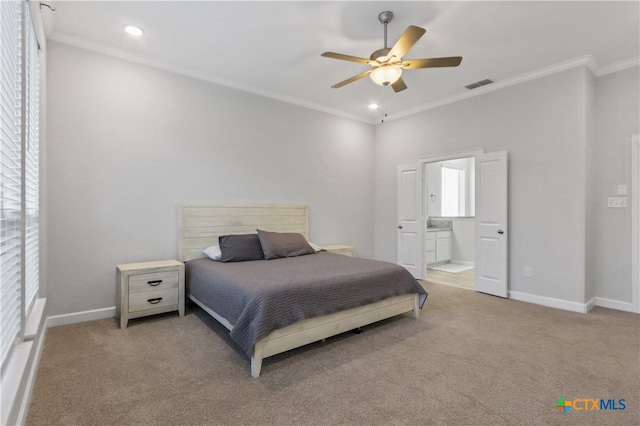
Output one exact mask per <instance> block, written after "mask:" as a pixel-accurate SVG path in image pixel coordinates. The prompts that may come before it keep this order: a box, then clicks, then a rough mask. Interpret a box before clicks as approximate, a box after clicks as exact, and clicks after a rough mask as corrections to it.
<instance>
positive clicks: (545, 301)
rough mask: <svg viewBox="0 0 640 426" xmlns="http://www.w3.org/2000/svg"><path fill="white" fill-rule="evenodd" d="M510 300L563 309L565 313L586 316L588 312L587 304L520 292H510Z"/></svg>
mask: <svg viewBox="0 0 640 426" xmlns="http://www.w3.org/2000/svg"><path fill="white" fill-rule="evenodd" d="M509 299H513V300H519V301H521V302H527V303H535V304H536V305H542V306H548V307H550V308H555V309H562V310H564V311H571V312H579V313H582V314H586V313H587V312H588V309H587V304H585V303H578V302H569V301H568V300H562V299H555V298H553V297H546V296H538V295H535V294H529V293H521V292H519V291H510V292H509Z"/></svg>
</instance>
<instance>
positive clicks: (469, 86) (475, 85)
mask: <svg viewBox="0 0 640 426" xmlns="http://www.w3.org/2000/svg"><path fill="white" fill-rule="evenodd" d="M491 83H493V80H489V79H488V78H487V79H484V80H480V81H476V82H475V83H471V84H467V85H466V86H464V87H466V88H467V89H469V90H471V89H476V88H478V87H480V86H486V85H487V84H491Z"/></svg>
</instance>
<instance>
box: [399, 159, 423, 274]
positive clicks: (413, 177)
mask: <svg viewBox="0 0 640 426" xmlns="http://www.w3.org/2000/svg"><path fill="white" fill-rule="evenodd" d="M421 194H422V168H421V167H418V164H412V165H408V166H400V167H398V225H397V226H398V229H397V231H398V264H399V265H402V266H404V267H405V268H407V270H409V272H411V273H412V274H413V276H414V277H416V278H420V279H421V278H422V277H423V270H422V269H423V266H422V263H423V262H422V258H423V256H422V234H421V232H422V207H421V206H422V195H421Z"/></svg>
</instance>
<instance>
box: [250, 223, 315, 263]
mask: <svg viewBox="0 0 640 426" xmlns="http://www.w3.org/2000/svg"><path fill="white" fill-rule="evenodd" d="M258 238H260V245H261V246H262V252H263V253H264V258H265V259H267V260H269V259H277V258H279V257H295V256H302V255H304V254H314V253H315V250H314V249H313V248H312V247H311V246H310V245H309V243H308V242H307V239H306V238H305V237H304V235H302V234H296V233H292V232H289V233H288V232H269V231H262V230H260V229H258Z"/></svg>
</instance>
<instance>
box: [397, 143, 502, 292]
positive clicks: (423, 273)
mask: <svg viewBox="0 0 640 426" xmlns="http://www.w3.org/2000/svg"><path fill="white" fill-rule="evenodd" d="M468 157H473V158H474V160H475V161H474V162H475V221H474V227H475V237H474V238H475V239H474V245H475V247H474V252H475V256H474V290H476V291H479V292H482V293H487V294H492V295H494V296H499V297H505V298H506V297H508V296H509V291H508V289H509V282H508V275H507V261H508V223H507V222H508V215H507V210H508V209H507V206H508V191H507V189H508V185H507V152H506V151H497V152H491V153H484V152H482V151H474V152H468V153H463V154H450V155H443V156H439V157H430V158H423V159H421V160H418V162H417V163H414V164H405V165H400V166H398V192H397V194H398V203H397V209H398V216H397V218H398V222H397V223H398V225H397V238H398V240H397V244H398V245H397V249H398V250H397V256H398V257H397V259H398V260H397V262H398V264H399V265H401V266H403V267H405V268H406V269H407V270H408V271H409V272H411V274H412V275H413V276H414V277H416V278H417V279H429V277H428V276H427V275H428V269H427V268H425V266H424V265H425V264H426V262H425V260H426V250H425V246H426V244H425V243H426V237H427V236H426V235H425V234H427V227H428V224H429V218H428V217H427V214H426V206H425V202H426V198H427V197H426V196H425V192H424V189H423V187H424V185H425V179H424V177H423V175H424V169H425V167H426V166H425V165H426V164H427V163H434V162H439V161H446V160H456V159H460V158H468ZM431 226H433V221H432V222H431ZM434 239H435V240H436V241H435V245H436V246H437V245H438V241H437V240H438V238H437V235H436V236H435V238H434ZM443 240H444V238H443ZM440 244H441V245H442V244H445V245H446V242H441V243H440ZM436 259H438V257H437V254H436Z"/></svg>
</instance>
